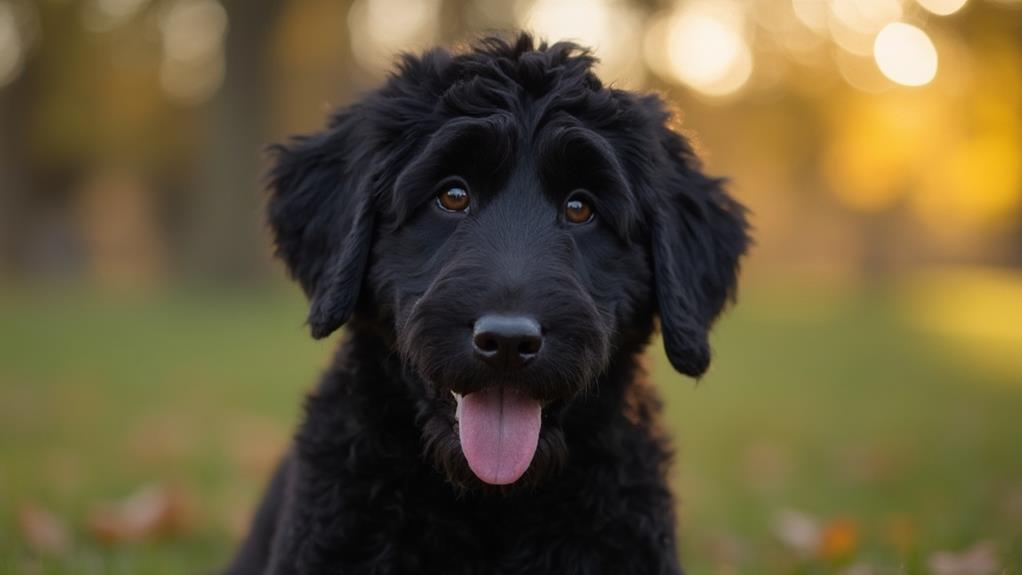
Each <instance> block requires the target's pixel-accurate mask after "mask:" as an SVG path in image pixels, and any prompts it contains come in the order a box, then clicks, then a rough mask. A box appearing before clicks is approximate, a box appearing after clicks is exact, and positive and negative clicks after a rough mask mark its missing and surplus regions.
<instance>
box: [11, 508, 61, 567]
mask: <svg viewBox="0 0 1022 575" xmlns="http://www.w3.org/2000/svg"><path fill="white" fill-rule="evenodd" d="M18 529H19V530H20V531H21V535H22V537H24V539H25V543H26V544H27V545H28V546H29V547H30V548H31V549H32V550H33V551H35V552H36V553H39V554H45V555H63V554H64V553H67V552H68V550H70V548H71V533H70V531H68V528H67V525H66V524H65V523H64V521H63V520H61V519H60V518H59V517H57V516H56V515H54V514H53V513H51V512H50V511H48V510H46V509H43V508H42V507H40V506H38V505H33V504H25V505H22V506H21V508H20V509H19V510H18Z"/></svg>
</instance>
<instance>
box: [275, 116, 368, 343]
mask: <svg viewBox="0 0 1022 575" xmlns="http://www.w3.org/2000/svg"><path fill="white" fill-rule="evenodd" d="M359 128H360V126H359V122H358V121H357V119H356V118H355V115H354V114H352V113H350V112H342V113H340V114H339V115H337V116H336V117H334V118H333V120H332V121H331V122H330V124H329V126H328V128H327V130H325V131H323V132H320V133H317V134H312V135H309V136H299V137H295V138H292V139H291V140H290V141H289V142H288V143H286V144H281V145H276V146H273V147H272V148H271V149H270V153H271V156H272V158H273V161H274V166H273V168H272V170H271V172H270V199H269V204H268V209H267V212H268V214H267V215H268V220H269V223H270V227H271V228H272V230H273V234H274V239H275V242H276V250H277V255H278V256H279V257H280V258H281V259H283V260H284V262H285V263H286V264H287V267H288V270H289V271H290V272H291V275H292V276H293V277H294V278H295V279H297V280H298V282H299V283H300V284H301V286H302V289H303V290H304V291H305V294H306V295H307V296H308V297H309V300H310V311H309V320H308V321H309V327H310V328H311V331H312V336H313V337H315V338H317V339H319V338H323V337H326V336H328V335H330V334H331V333H333V332H334V331H335V330H336V329H337V328H339V327H341V325H343V324H344V322H346V321H347V320H348V318H350V317H351V314H352V312H353V311H354V309H355V304H356V303H357V301H358V295H359V288H360V287H361V285H362V276H363V274H364V272H365V267H366V261H367V260H368V257H369V247H370V244H371V242H372V228H373V222H372V220H373V210H372V194H371V191H370V188H371V181H372V177H371V174H370V173H369V170H368V169H367V168H363V166H367V165H369V164H370V162H369V160H368V157H367V152H365V151H364V150H362V149H360V148H359V146H360V145H361V146H365V140H366V138H364V137H362V136H360V134H359V131H360V130H359Z"/></svg>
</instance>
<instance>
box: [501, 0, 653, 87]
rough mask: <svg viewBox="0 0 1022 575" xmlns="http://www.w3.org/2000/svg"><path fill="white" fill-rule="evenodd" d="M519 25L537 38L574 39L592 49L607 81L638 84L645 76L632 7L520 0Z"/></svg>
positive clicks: (590, 0) (596, 0)
mask: <svg viewBox="0 0 1022 575" xmlns="http://www.w3.org/2000/svg"><path fill="white" fill-rule="evenodd" d="M515 16H516V20H517V21H518V23H519V25H520V26H521V27H523V28H525V29H527V30H531V31H532V32H534V33H535V34H537V35H538V36H539V37H541V38H544V39H549V40H551V41H556V40H574V41H576V42H579V43H580V44H582V45H584V46H588V47H590V48H592V49H593V52H594V55H595V56H596V57H597V58H599V59H600V64H599V73H600V75H601V77H602V78H603V79H604V80H606V81H610V82H618V81H624V82H625V83H626V84H630V85H639V84H640V83H641V81H642V78H643V76H644V74H643V67H642V66H641V61H640V54H639V53H638V52H637V51H636V50H635V49H634V46H635V45H636V44H638V42H639V34H640V22H639V18H638V16H637V14H636V13H635V11H634V9H632V8H630V7H629V6H628V5H627V4H624V3H622V2H617V1H613V0H519V1H518V2H516V3H515Z"/></svg>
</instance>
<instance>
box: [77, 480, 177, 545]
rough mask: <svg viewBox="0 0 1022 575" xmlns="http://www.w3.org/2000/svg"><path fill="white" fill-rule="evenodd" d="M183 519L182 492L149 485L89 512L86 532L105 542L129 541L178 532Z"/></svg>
mask: <svg viewBox="0 0 1022 575" xmlns="http://www.w3.org/2000/svg"><path fill="white" fill-rule="evenodd" d="M186 519H187V504H186V499H185V496H184V493H183V492H182V491H181V490H179V489H174V488H171V487H166V486H163V485H152V486H148V487H145V488H143V489H141V490H139V491H137V492H136V493H135V494H133V495H131V496H130V497H128V498H127V499H124V500H123V501H120V502H117V503H112V504H106V505H102V506H99V507H97V508H96V509H95V510H94V511H93V512H92V513H91V514H90V516H89V532H90V533H92V535H93V536H94V537H95V538H96V539H98V540H100V541H102V542H104V543H107V544H117V543H129V542H134V541H143V540H150V539H156V538H160V537H167V536H171V535H174V534H177V533H180V532H181V531H183V530H184V528H185V526H186V523H187V521H186Z"/></svg>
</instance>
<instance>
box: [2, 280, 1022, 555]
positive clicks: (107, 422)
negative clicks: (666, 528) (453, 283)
mask: <svg viewBox="0 0 1022 575" xmlns="http://www.w3.org/2000/svg"><path fill="white" fill-rule="evenodd" d="M904 303H905V302H904V296H902V295H897V294H884V293H874V294H867V295H842V296H826V295H823V294H821V293H818V292H814V291H812V290H809V289H807V288H803V289H800V290H768V289H759V290H752V289H750V290H746V293H745V294H744V296H743V301H742V304H741V305H740V306H739V307H738V308H736V309H735V310H734V311H733V312H732V313H730V314H729V316H728V317H727V318H726V319H725V320H724V321H723V322H722V324H721V325H720V326H719V329H718V330H717V334H716V336H715V340H714V344H715V345H714V348H715V352H716V357H717V362H716V363H715V365H714V367H713V369H712V370H711V373H710V374H708V375H707V376H706V377H705V378H704V379H703V381H701V382H700V383H699V384H698V385H696V384H694V383H692V382H691V381H689V380H685V379H683V378H681V377H680V376H678V375H676V374H674V373H673V372H671V371H670V370H669V368H668V367H667V366H666V362H665V361H664V359H663V357H662V355H661V352H660V350H659V349H658V348H656V349H654V350H653V351H652V352H651V354H650V355H651V357H650V359H651V361H650V365H651V372H652V376H653V379H654V381H656V382H657V385H658V387H659V388H660V390H661V392H662V394H663V396H664V398H665V402H666V406H667V409H666V414H665V424H666V426H667V428H668V429H669V430H670V431H671V433H672V435H673V436H674V437H675V445H676V448H677V456H676V461H675V472H674V473H675V475H674V477H675V483H676V491H677V493H678V495H679V500H680V504H679V513H680V517H681V522H682V525H681V532H682V542H683V549H684V553H685V563H686V565H687V566H688V567H689V570H690V572H691V573H693V574H696V575H699V574H713V573H721V574H723V573H748V574H755V575H762V574H771V573H778V574H794V573H841V572H842V570H843V569H844V568H846V567H847V566H849V565H852V564H860V563H861V564H867V565H870V566H873V567H876V568H877V569H879V570H876V571H872V572H874V573H926V572H927V570H926V567H925V566H926V564H927V560H928V557H930V556H931V554H932V553H933V552H934V551H937V550H961V549H964V548H967V547H969V546H971V545H973V544H975V543H977V542H980V541H992V542H993V543H994V544H995V545H996V549H997V553H998V556H999V559H1000V561H1001V563H1002V566H1003V568H1004V572H1005V573H1019V566H1020V565H1022V509H1019V507H1022V383H1020V382H1022V372H1019V373H1010V372H1005V371H1004V370H985V369H983V367H984V366H983V365H982V364H981V363H979V362H977V361H975V360H970V359H969V357H968V356H965V355H964V354H963V353H962V352H961V350H960V349H959V345H958V344H957V343H956V342H952V341H949V340H947V339H943V338H942V337H938V336H937V335H931V334H928V333H926V332H923V331H920V328H917V327H914V325H915V324H914V323H911V322H910V321H909V320H908V316H907V315H906V313H905V312H904V308H905V306H904ZM303 306H304V303H303V302H302V301H301V300H300V298H299V297H298V296H297V295H296V294H293V293H291V292H288V293H283V294H282V293H278V292H271V291H265V292H259V293H248V294H233V293H232V294H223V293H215V292H211V293H204V292H194V291H188V292H183V293H169V294H164V295H160V296H156V295H149V296H146V297H115V296H111V295H104V294H99V293H93V292H87V291H82V290H70V291H67V292H41V293H29V292H27V291H24V290H22V291H8V292H5V293H3V294H2V295H0V573H21V572H26V573H27V572H32V573H75V574H78V573H131V574H135V573H139V574H146V573H152V574H159V573H168V574H170V573H190V572H201V571H203V570H206V569H208V568H210V567H213V566H216V565H218V564H220V563H222V562H223V561H224V560H225V559H226V557H227V555H228V553H229V551H230V548H231V545H232V541H233V539H234V538H235V537H237V536H238V533H239V530H240V529H241V528H242V527H243V524H244V522H245V520H246V519H247V515H248V513H249V512H250V511H251V509H252V506H253V505H254V504H255V501H256V497H257V496H258V493H259V491H260V490H261V488H262V482H263V481H264V480H265V477H266V474H267V473H268V472H269V470H270V466H271V465H272V462H273V459H274V457H275V456H276V454H277V453H279V451H280V449H282V447H283V445H284V443H285V442H286V440H287V437H288V434H289V432H290V430H291V428H292V427H293V426H294V425H295V423H296V421H297V418H298V414H299V406H300V402H301V396H302V394H303V393H304V392H305V391H306V390H307V389H308V388H309V387H310V386H311V385H312V383H313V382H314V380H315V377H316V374H317V373H318V371H319V370H320V369H322V367H323V366H324V365H325V364H326V362H327V361H328V360H329V356H330V354H331V348H332V346H333V345H334V343H335V342H334V341H330V342H321V343H316V342H313V341H311V340H310V339H309V338H308V337H307V335H306V332H305V329H304V327H303V325H302V318H303V314H304V308H303ZM152 482H161V483H165V484H169V485H174V486H177V487H178V488H180V489H181V490H182V491H183V492H184V493H186V494H187V496H188V499H189V505H188V508H189V509H190V513H189V518H190V520H189V521H188V523H187V525H188V528H187V529H185V530H184V531H183V532H182V533H180V534H178V535H175V536H173V537H168V538H162V539H157V540H155V541H152V542H148V543H140V544H125V545H116V546H105V545H103V544H100V543H98V542H96V541H95V540H94V538H93V537H92V536H91V535H90V533H89V530H88V529H87V528H86V527H85V526H86V524H87V517H88V515H89V513H90V510H91V509H92V508H93V507H94V506H95V505H96V504H97V502H102V501H110V500H117V499H119V498H123V497H124V496H125V495H127V494H130V493H131V492H132V491H134V490H135V489H137V488H138V487H139V486H141V485H145V484H148V483H152ZM26 503H35V504H38V505H41V506H43V507H45V508H47V509H49V510H51V511H53V512H54V513H56V514H57V515H58V516H60V517H62V518H64V519H65V520H66V521H67V523H68V524H69V525H70V526H71V528H72V531H73V537H74V545H73V548H72V550H71V551H69V552H67V553H65V554H63V555H61V556H58V557H52V556H51V557H47V556H41V557H40V556H37V555H36V554H34V553H33V552H32V551H30V550H29V549H28V547H27V546H26V543H25V542H24V540H23V536H22V535H21V533H20V530H19V529H18V527H17V524H18V521H17V515H18V509H19V507H20V506H22V505H24V504H26ZM785 510H794V511H797V512H799V513H803V514H805V515H807V516H809V517H811V518H813V519H815V520H816V521H818V522H819V523H820V524H821V525H828V524H829V525H832V527H833V526H837V527H834V528H835V529H838V530H839V531H840V530H841V529H842V528H841V527H840V526H841V525H846V526H849V525H850V526H851V527H844V528H843V529H844V531H845V532H846V533H847V532H848V531H849V530H850V531H851V537H852V538H853V539H854V541H852V543H851V544H850V553H849V554H848V556H844V555H842V553H840V552H836V551H833V552H823V553H822V556H816V555H817V554H815V553H813V552H808V553H809V555H810V556H809V557H802V556H800V553H799V551H798V550H795V549H791V548H788V547H786V546H785V545H784V544H783V543H782V542H780V541H779V539H778V533H777V530H776V528H775V523H776V518H777V517H778V514H779V513H781V512H783V511H785ZM840 521H843V523H842V522H840ZM835 522H837V523H835ZM892 531H895V532H896V533H900V534H901V535H897V534H895V535H892ZM885 569H886V570H885Z"/></svg>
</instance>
